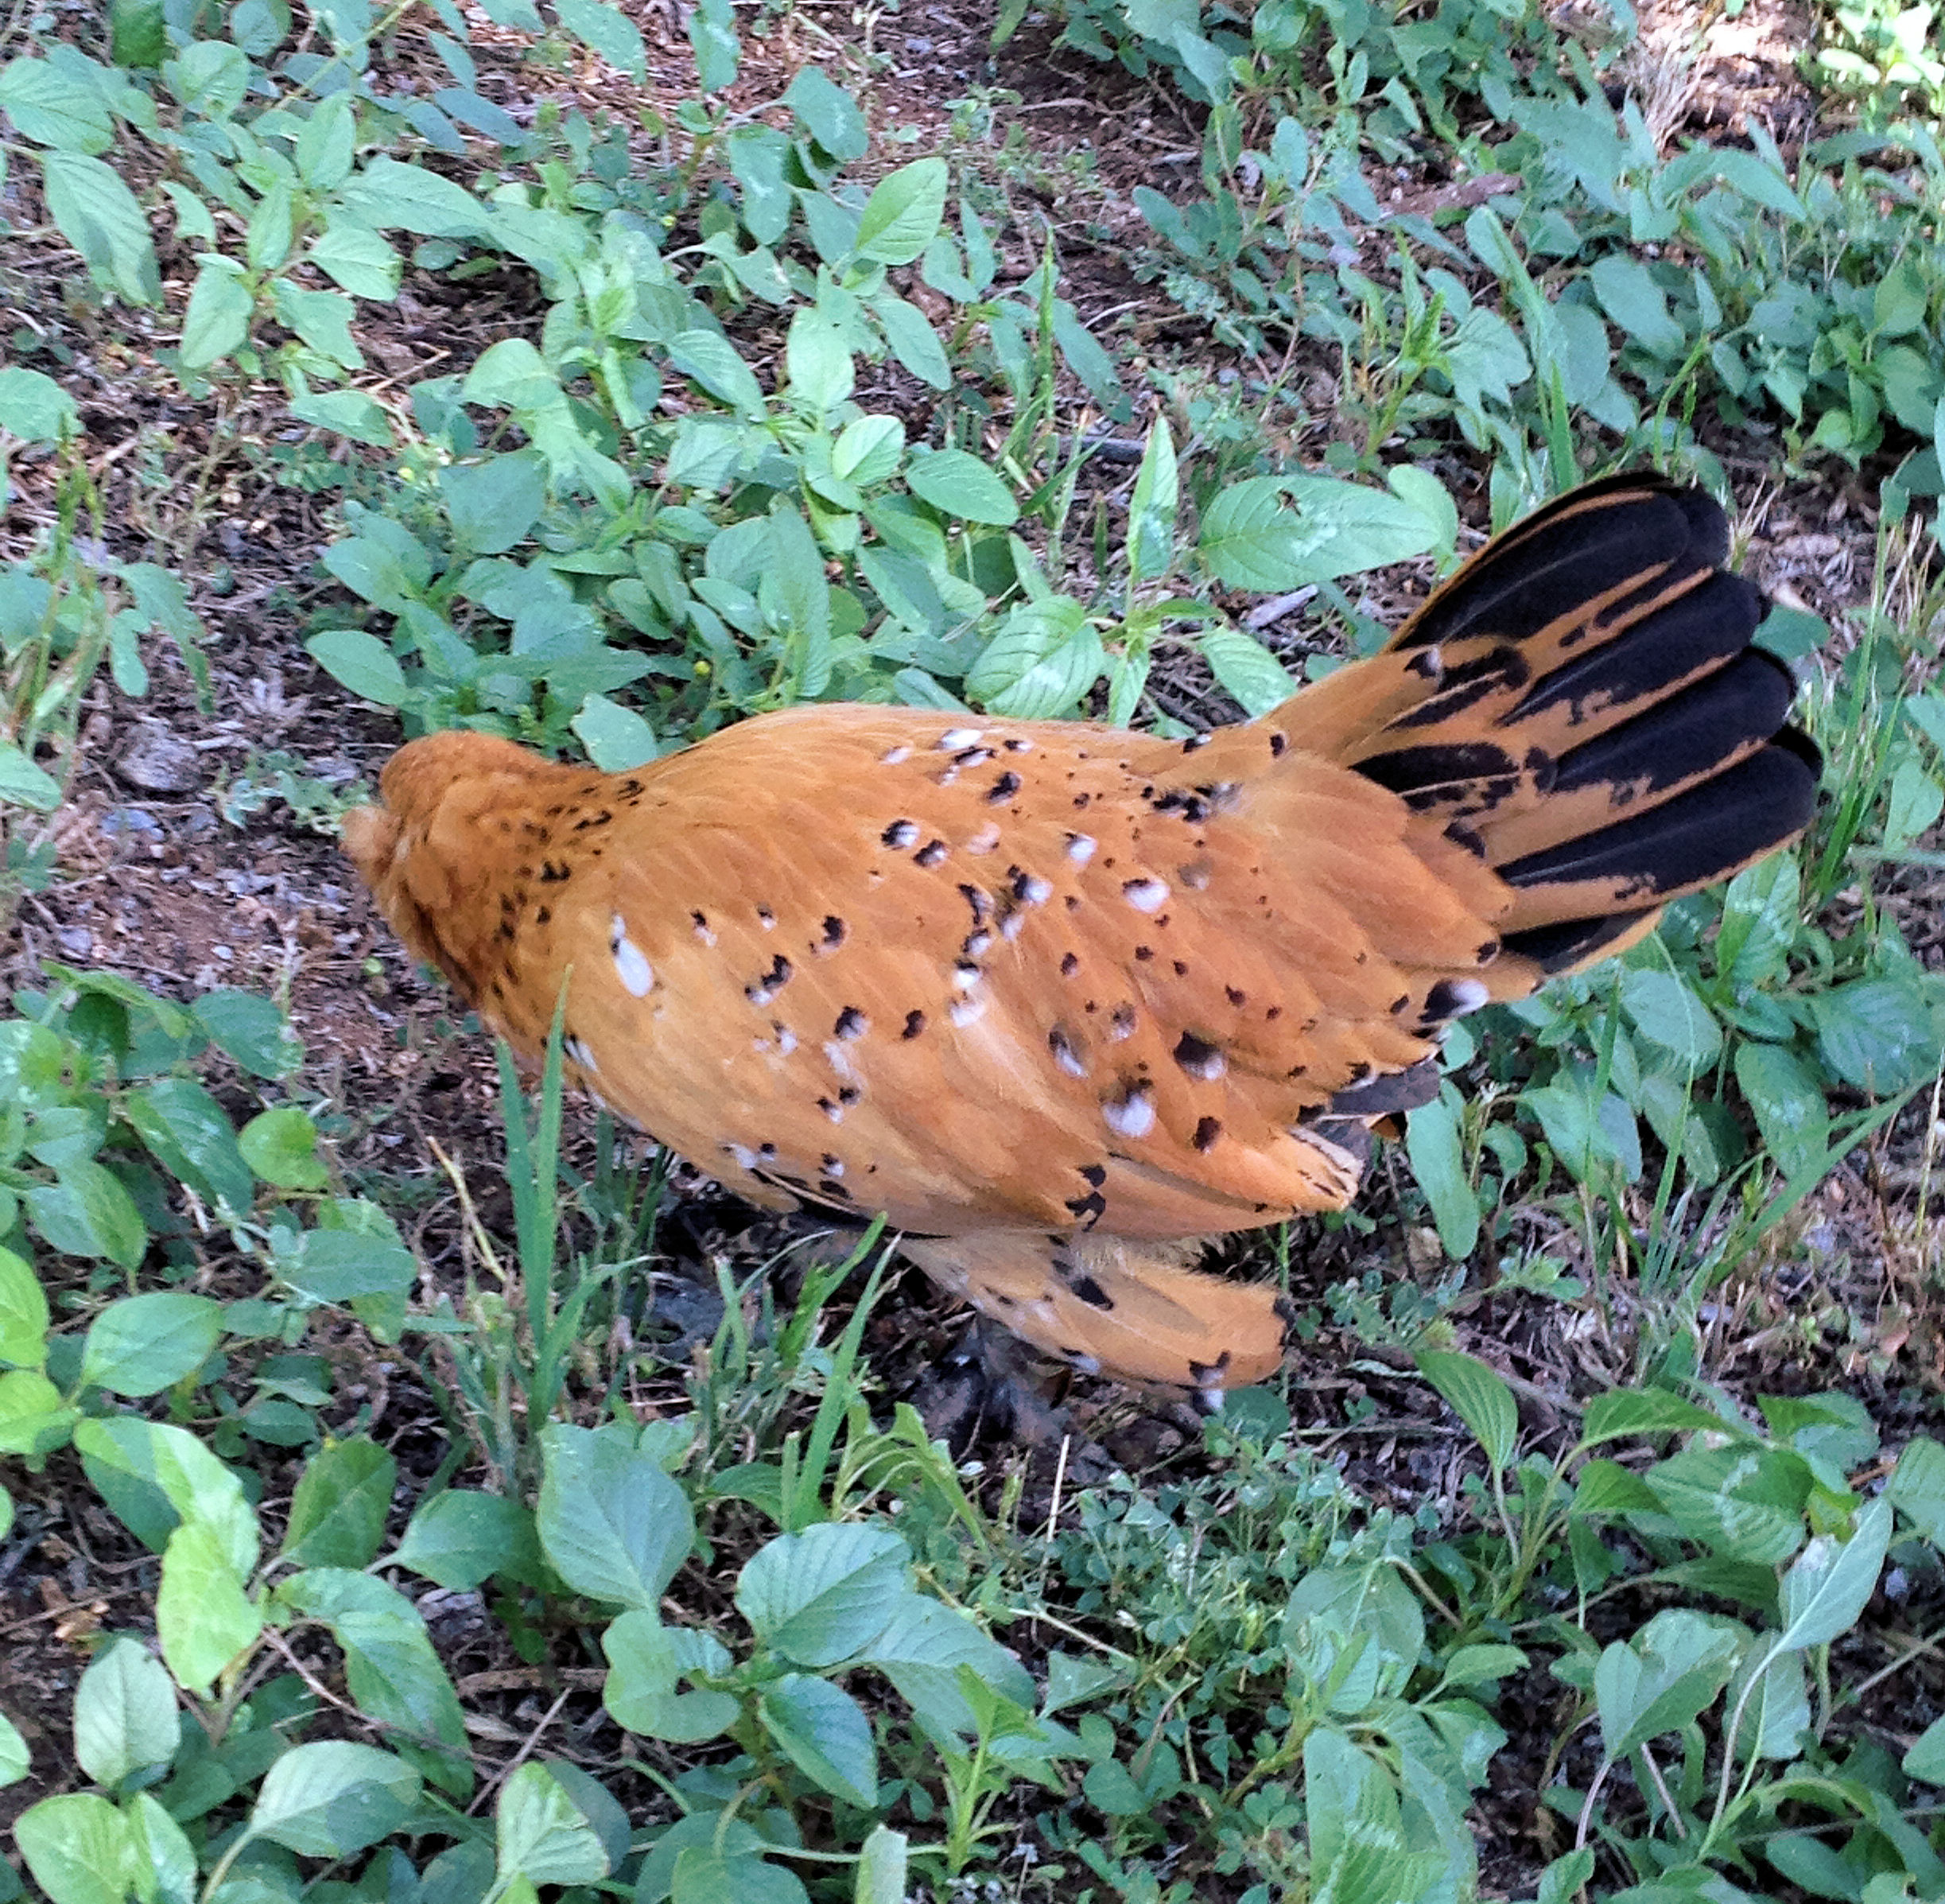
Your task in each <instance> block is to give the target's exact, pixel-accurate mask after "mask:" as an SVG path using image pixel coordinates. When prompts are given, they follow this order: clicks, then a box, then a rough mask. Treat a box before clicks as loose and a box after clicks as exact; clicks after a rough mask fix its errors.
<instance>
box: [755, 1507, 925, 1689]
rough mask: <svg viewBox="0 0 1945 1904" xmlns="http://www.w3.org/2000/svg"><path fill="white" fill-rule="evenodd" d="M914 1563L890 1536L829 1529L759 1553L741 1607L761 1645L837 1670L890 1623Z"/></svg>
mask: <svg viewBox="0 0 1945 1904" xmlns="http://www.w3.org/2000/svg"><path fill="white" fill-rule="evenodd" d="M909 1562H910V1550H909V1549H908V1548H907V1546H906V1545H905V1543H904V1541H902V1540H901V1539H900V1538H899V1537H898V1536H897V1535H896V1534H895V1533H891V1532H890V1531H889V1530H888V1529H883V1528H875V1527H868V1526H865V1525H861V1524H860V1523H857V1522H843V1523H836V1522H827V1523H821V1524H820V1525H817V1526H814V1527H809V1528H806V1529H804V1531H803V1532H802V1533H794V1534H779V1535H778V1536H777V1537H776V1538H775V1539H774V1540H772V1541H768V1542H767V1543H766V1544H765V1545H763V1546H762V1547H760V1548H758V1550H757V1551H756V1552H755V1554H754V1555H753V1556H751V1559H750V1560H749V1561H748V1563H747V1564H746V1565H745V1566H744V1568H743V1573H742V1576H741V1577H740V1579H739V1580H738V1581H737V1583H736V1607H737V1609H738V1611H740V1612H741V1614H742V1615H743V1618H745V1619H747V1621H748V1622H750V1625H751V1626H752V1627H753V1628H754V1629H755V1632H756V1634H757V1636H758V1638H760V1639H762V1640H763V1642H765V1643H766V1644H767V1645H768V1646H771V1647H772V1648H774V1649H775V1650H776V1651H777V1652H778V1653H781V1654H782V1655H783V1657H785V1658H786V1659H789V1660H793V1661H795V1662H796V1663H797V1664H798V1665H802V1666H831V1665H836V1664H837V1662H838V1661H840V1660H841V1659H848V1657H850V1656H851V1655H852V1653H856V1652H857V1651H858V1649H860V1647H862V1646H864V1645H865V1644H866V1643H867V1642H868V1641H869V1640H870V1639H871V1638H872V1637H873V1636H874V1635H875V1634H877V1633H878V1632H879V1630H881V1629H882V1628H883V1626H884V1624H885V1622H886V1621H887V1619H888V1618H890V1617H891V1611H892V1607H893V1604H894V1602H895V1599H896V1598H897V1597H898V1596H899V1595H900V1594H901V1593H902V1592H903V1590H904V1585H905V1569H906V1568H907V1564H909Z"/></svg>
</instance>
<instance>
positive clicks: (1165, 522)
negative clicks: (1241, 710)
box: [1128, 412, 1260, 712]
mask: <svg viewBox="0 0 1945 1904" xmlns="http://www.w3.org/2000/svg"><path fill="white" fill-rule="evenodd" d="M1181 498H1182V482H1181V478H1180V476H1179V475H1178V472H1177V469H1176V464H1175V439H1174V437H1173V436H1172V435H1170V433H1169V428H1168V419H1167V418H1166V417H1164V416H1163V415H1162V414H1159V412H1158V413H1157V414H1156V416H1155V422H1153V423H1152V424H1151V425H1149V429H1148V440H1147V443H1146V444H1145V445H1143V449H1142V453H1141V467H1140V468H1139V469H1138V470H1137V471H1136V472H1135V491H1134V495H1133V497H1132V499H1131V500H1130V502H1129V503H1128V573H1129V574H1130V576H1131V577H1132V578H1133V579H1134V580H1135V581H1138V582H1141V581H1155V580H1157V579H1158V578H1159V577H1162V576H1164V575H1166V574H1167V573H1168V571H1169V570H1170V568H1171V567H1173V566H1174V560H1175V512H1176V510H1177V507H1178V505H1179V503H1180V502H1181ZM1257 711H1260V710H1255V709H1252V712H1257Z"/></svg>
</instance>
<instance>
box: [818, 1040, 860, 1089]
mask: <svg viewBox="0 0 1945 1904" xmlns="http://www.w3.org/2000/svg"><path fill="white" fill-rule="evenodd" d="M824 1062H825V1063H826V1064H828V1065H829V1067H831V1069H832V1070H833V1071H835V1072H837V1074H838V1076H839V1077H841V1078H843V1079H844V1082H846V1083H847V1084H848V1083H850V1082H852V1079H854V1078H856V1076H857V1073H856V1071H855V1070H853V1069H852V1063H851V1060H850V1059H849V1058H848V1057H847V1056H846V1055H844V1047H843V1046H842V1045H841V1044H840V1043H838V1042H837V1039H834V1038H827V1039H825V1041H824Z"/></svg>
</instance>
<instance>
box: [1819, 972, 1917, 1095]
mask: <svg viewBox="0 0 1945 1904" xmlns="http://www.w3.org/2000/svg"><path fill="white" fill-rule="evenodd" d="M1805 1003H1806V1004H1807V1006H1808V1008H1809V1010H1810V1013H1811V1017H1812V1018H1813V1019H1814V1020H1815V1024H1816V1028H1817V1043H1818V1045H1819V1048H1820V1049H1821V1050H1822V1051H1823V1062H1824V1063H1825V1064H1827V1066H1828V1067H1830V1070H1831V1071H1833V1072H1834V1073H1835V1074H1836V1075H1837V1076H1838V1078H1842V1080H1843V1082H1845V1083H1846V1084H1848V1085H1851V1086H1854V1087H1855V1088H1856V1089H1857V1090H1861V1091H1865V1092H1868V1093H1869V1094H1870V1095H1871V1096H1873V1097H1879V1098H1890V1097H1895V1096H1896V1094H1898V1093H1899V1092H1900V1091H1906V1090H1911V1089H1912V1088H1913V1087H1914V1086H1917V1085H1920V1084H1927V1083H1929V1082H1931V1079H1932V1078H1934V1077H1935V1076H1936V1075H1937V1074H1938V1069H1939V1056H1940V1047H1941V1042H1942V1040H1945V1010H1941V1008H1940V1007H1939V1004H1938V1002H1937V1000H1936V996H1935V993H1933V991H1932V990H1931V988H1930V986H1929V984H1928V981H1927V980H1924V979H1920V978H1919V977H1917V976H1916V974H1912V975H1910V976H1907V977H1887V978H1863V979H1855V980H1853V981H1850V983H1848V984H1846V985H1834V986H1832V987H1831V989H1830V990H1829V991H1827V992H1819V993H1811V995H1810V996H1809V997H1808V998H1807V1000H1806V1001H1805Z"/></svg>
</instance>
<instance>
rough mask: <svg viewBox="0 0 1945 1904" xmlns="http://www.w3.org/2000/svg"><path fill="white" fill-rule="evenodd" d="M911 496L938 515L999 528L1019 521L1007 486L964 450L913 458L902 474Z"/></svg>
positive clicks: (944, 451)
mask: <svg viewBox="0 0 1945 1904" xmlns="http://www.w3.org/2000/svg"><path fill="white" fill-rule="evenodd" d="M905 480H906V481H907V483H908V484H910V487H911V492H912V493H913V495H916V496H919V497H922V499H924V500H925V501H926V502H928V503H930V504H931V505H932V507H934V509H937V510H938V511H939V512H940V513H941V515H949V516H956V517H958V518H959V519H961V520H962V521H965V522H969V523H992V524H994V525H995V526H996V527H1000V528H1005V527H1007V526H1008V525H1009V524H1011V523H1015V522H1017V521H1018V520H1019V505H1018V504H1017V503H1015V502H1014V500H1013V496H1012V493H1011V491H1010V490H1008V489H1007V486H1006V484H1004V483H1003V482H1002V481H1000V478H999V477H998V476H995V475H994V474H993V472H992V471H991V470H990V469H988V468H987V467H986V465H985V464H984V463H982V462H981V461H980V460H979V458H978V457H975V456H970V455H969V454H968V453H966V452H965V450H963V449H935V450H934V451H932V452H931V453H930V454H929V455H926V456H914V457H913V459H912V461H911V464H910V468H908V469H907V471H906V472H905Z"/></svg>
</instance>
